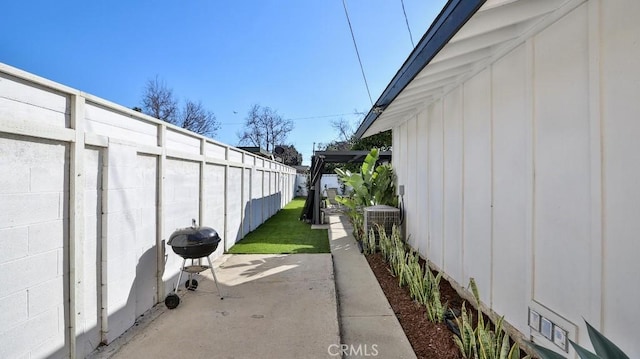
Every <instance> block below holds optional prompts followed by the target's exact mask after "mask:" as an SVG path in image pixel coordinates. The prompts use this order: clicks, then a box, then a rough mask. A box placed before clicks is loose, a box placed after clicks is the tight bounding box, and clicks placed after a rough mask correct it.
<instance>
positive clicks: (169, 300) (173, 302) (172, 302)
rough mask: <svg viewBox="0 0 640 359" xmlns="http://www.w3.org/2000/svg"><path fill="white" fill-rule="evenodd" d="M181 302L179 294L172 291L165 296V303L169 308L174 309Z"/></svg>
mask: <svg viewBox="0 0 640 359" xmlns="http://www.w3.org/2000/svg"><path fill="white" fill-rule="evenodd" d="M179 304H180V297H178V295H177V294H175V293H171V294H169V295H167V297H166V298H164V305H166V306H167V308H169V309H174V308H176V307H177V306H178V305H179Z"/></svg>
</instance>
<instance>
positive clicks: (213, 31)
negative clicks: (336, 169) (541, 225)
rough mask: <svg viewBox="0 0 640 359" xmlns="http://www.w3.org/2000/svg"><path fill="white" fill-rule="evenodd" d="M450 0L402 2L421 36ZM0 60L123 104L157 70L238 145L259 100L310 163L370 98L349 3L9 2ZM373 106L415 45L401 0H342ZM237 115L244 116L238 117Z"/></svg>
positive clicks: (222, 137)
mask: <svg viewBox="0 0 640 359" xmlns="http://www.w3.org/2000/svg"><path fill="white" fill-rule="evenodd" d="M445 2H446V1H445V0H404V5H405V9H406V12H407V19H408V22H409V25H410V28H411V32H412V34H413V40H414V42H416V43H417V42H418V41H419V39H420V38H421V37H422V35H423V34H424V33H425V31H426V30H427V29H428V27H429V25H430V24H431V22H432V21H433V19H434V18H435V16H436V15H437V14H438V13H439V12H440V10H441V9H442V7H443V6H444V4H445ZM2 7H3V9H2V12H1V13H0V62H2V63H5V64H7V65H10V66H14V67H17V68H19V69H22V70H25V71H28V72H31V73H33V74H35V75H38V76H41V77H44V78H47V79H50V80H53V81H56V82H59V83H62V84H64V85H67V86H70V87H73V88H76V89H79V90H81V91H84V92H87V93H90V94H92V95H96V96H99V97H102V98H104V99H107V100H109V101H112V102H115V103H118V104H120V105H123V106H127V107H134V106H140V102H141V97H142V92H143V88H144V84H145V82H146V81H147V80H148V79H151V78H154V77H155V76H156V75H157V76H158V77H159V78H161V79H162V80H164V81H165V83H166V84H167V85H168V86H169V87H171V88H172V89H173V91H174V94H175V95H176V96H177V97H178V98H179V99H180V100H184V99H190V100H195V101H202V103H203V105H204V107H206V108H207V109H208V110H211V111H213V112H214V113H215V114H216V117H217V119H218V121H219V122H220V123H221V125H222V129H221V130H220V131H218V135H217V136H216V139H217V140H219V141H221V142H224V143H227V144H231V145H236V144H237V142H238V137H237V136H236V133H237V132H238V131H239V130H240V129H241V128H242V123H243V120H244V118H245V116H246V114H247V111H248V110H249V108H250V106H251V105H253V104H256V103H257V104H260V105H262V106H269V107H271V108H273V109H275V110H277V111H278V113H279V114H281V115H282V116H283V117H285V118H289V119H292V120H293V122H294V125H295V128H294V130H293V131H292V132H291V134H290V135H289V142H290V143H291V144H293V145H295V146H296V148H297V149H298V151H300V152H302V153H303V157H304V162H305V164H308V162H309V159H310V156H311V152H312V147H313V143H314V142H315V143H319V142H324V143H326V142H329V141H331V140H333V139H335V138H336V137H337V133H335V131H334V130H333V129H332V128H331V125H330V123H331V120H337V119H340V118H341V117H342V118H344V119H346V120H348V121H350V122H351V123H352V124H353V125H354V126H355V125H356V124H357V123H358V122H359V121H360V120H361V119H362V116H360V115H354V114H353V112H354V111H360V112H367V111H368V110H369V109H370V108H371V102H370V100H369V96H368V95H367V91H366V88H365V85H364V81H363V79H362V74H361V71H360V67H359V65H358V60H357V57H356V53H355V50H354V47H353V42H352V39H351V34H350V32H349V27H348V24H347V20H346V17H345V14H344V9H343V6H342V0H295V1H294V0H261V1H257V0H256V1H249V0H232V1H219V0H183V1H165V0H154V1H151V0H136V1H131V0H129V1H122V0H112V1H64V0H63V1H50V0H46V1H9V2H5V3H4V4H3V6H2ZM347 8H348V10H349V16H350V18H351V23H352V26H353V30H354V34H355V37H356V41H357V43H358V49H359V51H360V56H361V58H362V62H363V66H364V70H365V74H366V76H367V81H368V83H369V88H370V91H371V97H372V99H373V101H374V102H375V101H376V99H377V98H378V97H379V96H380V94H381V93H382V91H383V90H384V88H385V87H386V86H387V84H388V83H389V81H390V80H391V78H392V77H393V75H395V73H396V72H397V71H398V69H399V68H400V66H401V65H402V63H403V62H404V60H405V59H406V58H407V56H408V55H409V53H410V52H411V50H412V49H413V47H412V45H411V41H410V38H409V32H408V30H407V27H406V23H405V18H404V15H403V12H402V3H401V1H400V0H347ZM236 112H237V113H236Z"/></svg>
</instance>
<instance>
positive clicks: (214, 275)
mask: <svg viewBox="0 0 640 359" xmlns="http://www.w3.org/2000/svg"><path fill="white" fill-rule="evenodd" d="M207 261H209V268H211V274H213V280H214V281H215V282H216V289H217V290H218V296H219V297H220V299H224V298H223V297H222V292H221V291H220V287H218V278H217V277H216V272H215V271H214V270H213V263H211V259H210V258H209V256H207Z"/></svg>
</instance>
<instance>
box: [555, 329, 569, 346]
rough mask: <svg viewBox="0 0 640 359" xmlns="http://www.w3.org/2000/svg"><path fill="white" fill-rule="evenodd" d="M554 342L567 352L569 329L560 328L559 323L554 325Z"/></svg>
mask: <svg viewBox="0 0 640 359" xmlns="http://www.w3.org/2000/svg"><path fill="white" fill-rule="evenodd" d="M553 342H554V343H555V345H557V346H559V347H560V349H562V350H564V351H565V352H566V351H568V350H567V349H568V347H567V331H566V330H564V329H562V328H560V327H559V326H557V325H554V326H553Z"/></svg>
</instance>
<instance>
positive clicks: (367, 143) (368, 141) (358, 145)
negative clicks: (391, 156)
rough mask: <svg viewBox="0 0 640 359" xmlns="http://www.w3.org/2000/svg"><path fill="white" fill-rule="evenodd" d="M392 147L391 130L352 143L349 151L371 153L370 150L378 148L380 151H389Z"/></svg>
mask: <svg viewBox="0 0 640 359" xmlns="http://www.w3.org/2000/svg"><path fill="white" fill-rule="evenodd" d="M392 145H393V137H392V135H391V130H387V131H383V132H380V133H376V134H375V135H373V136H369V137H364V138H360V139H357V140H355V141H353V145H352V146H351V149H352V150H354V151H356V150H357V151H371V149H372V148H378V149H380V151H389V150H390V149H391V146H392Z"/></svg>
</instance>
